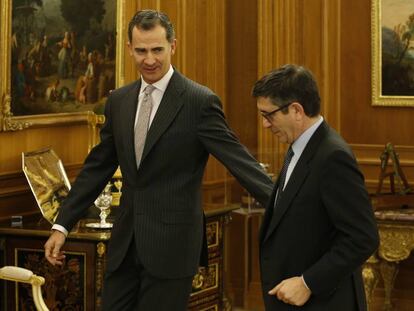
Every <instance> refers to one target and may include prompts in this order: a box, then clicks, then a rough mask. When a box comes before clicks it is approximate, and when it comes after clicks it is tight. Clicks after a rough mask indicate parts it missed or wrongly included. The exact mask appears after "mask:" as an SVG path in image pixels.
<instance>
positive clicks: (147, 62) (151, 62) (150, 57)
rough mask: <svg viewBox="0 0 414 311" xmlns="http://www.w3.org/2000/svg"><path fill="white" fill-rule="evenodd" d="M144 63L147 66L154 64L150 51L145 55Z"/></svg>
mask: <svg viewBox="0 0 414 311" xmlns="http://www.w3.org/2000/svg"><path fill="white" fill-rule="evenodd" d="M145 64H146V65H149V66H151V65H154V64H155V57H154V55H153V54H152V53H148V54H147V57H145Z"/></svg>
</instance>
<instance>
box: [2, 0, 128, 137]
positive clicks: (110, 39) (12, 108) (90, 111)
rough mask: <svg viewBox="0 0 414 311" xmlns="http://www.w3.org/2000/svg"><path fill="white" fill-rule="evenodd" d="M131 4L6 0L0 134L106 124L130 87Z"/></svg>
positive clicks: (97, 0)
mask: <svg viewBox="0 0 414 311" xmlns="http://www.w3.org/2000/svg"><path fill="white" fill-rule="evenodd" d="M124 5H125V2H124V1H122V0H30V1H27V0H0V21H1V29H2V31H1V32H0V130H3V131H10V130H12V131H13V130H21V129H24V128H27V127H30V126H36V125H50V124H55V123H83V122H86V123H100V122H102V114H103V107H104V105H105V102H106V98H107V95H108V93H109V90H111V89H113V88H115V87H119V86H121V85H122V84H123V80H124V78H123V77H124V72H123V55H124V46H125V40H124V37H125V35H124V33H125V18H124ZM97 116H98V117H97ZM97 118H98V121H97ZM99 120H100V121H99Z"/></svg>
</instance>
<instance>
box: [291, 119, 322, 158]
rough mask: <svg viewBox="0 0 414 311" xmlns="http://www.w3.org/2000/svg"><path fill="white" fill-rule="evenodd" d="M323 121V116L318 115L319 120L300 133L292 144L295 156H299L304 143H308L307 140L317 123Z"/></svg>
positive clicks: (315, 128)
mask: <svg viewBox="0 0 414 311" xmlns="http://www.w3.org/2000/svg"><path fill="white" fill-rule="evenodd" d="M322 122H323V117H322V116H320V117H319V120H318V121H316V122H315V123H314V124H313V125H312V126H311V127H309V128H308V129H307V130H306V131H304V132H303V133H302V135H300V136H299V137H298V138H297V139H296V140H295V141H294V142H293V144H292V149H293V152H294V153H295V156H296V155H298V156H300V155H301V154H302V152H303V150H304V149H305V147H306V145H307V144H308V142H309V140H310V139H311V137H312V135H313V134H314V133H315V131H316V130H317V128H318V127H319V125H321V124H322Z"/></svg>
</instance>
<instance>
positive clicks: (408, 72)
mask: <svg viewBox="0 0 414 311" xmlns="http://www.w3.org/2000/svg"><path fill="white" fill-rule="evenodd" d="M371 4H372V20H371V22H372V23H371V25H372V31H371V33H372V72H371V74H372V79H371V80H372V105H373V106H412V107H414V1H412V0H372V2H371Z"/></svg>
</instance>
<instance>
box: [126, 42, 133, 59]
mask: <svg viewBox="0 0 414 311" xmlns="http://www.w3.org/2000/svg"><path fill="white" fill-rule="evenodd" d="M127 48H128V51H129V56H132V45H131V43H130V42H129V41H128V42H127Z"/></svg>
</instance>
